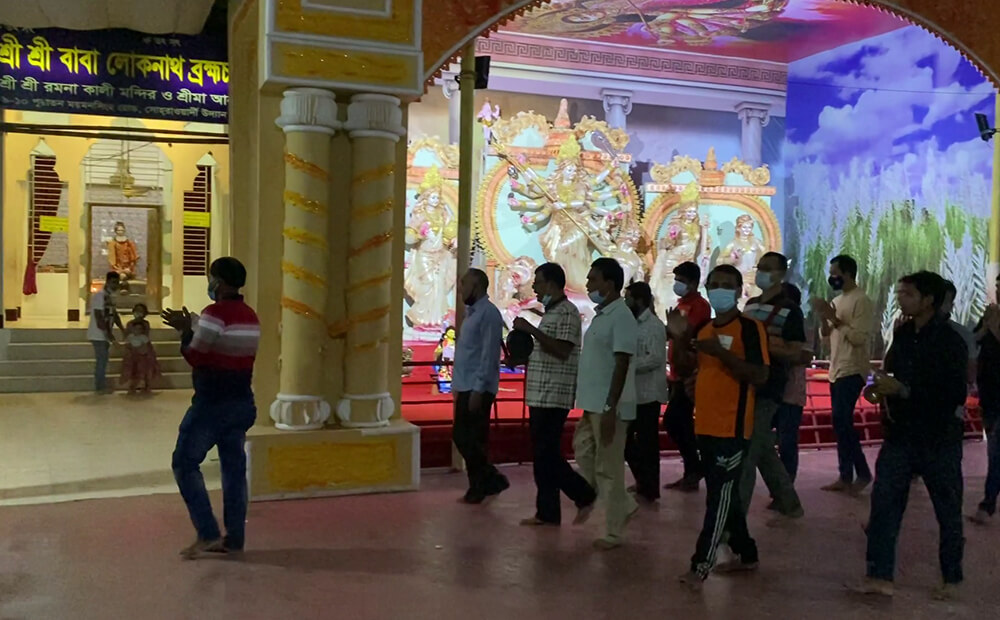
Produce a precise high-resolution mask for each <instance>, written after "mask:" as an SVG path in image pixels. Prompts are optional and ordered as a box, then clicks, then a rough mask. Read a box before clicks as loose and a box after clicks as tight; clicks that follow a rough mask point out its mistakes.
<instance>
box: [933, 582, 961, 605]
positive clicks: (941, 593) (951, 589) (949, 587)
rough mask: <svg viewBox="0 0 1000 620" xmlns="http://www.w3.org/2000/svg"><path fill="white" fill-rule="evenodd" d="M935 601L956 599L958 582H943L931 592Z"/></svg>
mask: <svg viewBox="0 0 1000 620" xmlns="http://www.w3.org/2000/svg"><path fill="white" fill-rule="evenodd" d="M931 598H933V599H934V600H935V601H954V600H955V599H957V598H958V584H957V583H942V584H941V585H939V586H938V587H936V588H934V590H933V591H932V592H931Z"/></svg>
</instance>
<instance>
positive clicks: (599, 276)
mask: <svg viewBox="0 0 1000 620" xmlns="http://www.w3.org/2000/svg"><path fill="white" fill-rule="evenodd" d="M624 284H625V273H624V271H623V270H622V267H621V265H619V264H618V261H616V260H614V259H613V258H599V259H597V260H596V261H594V264H593V265H592V266H591V268H590V273H589V274H588V275H587V293H588V294H589V295H590V300H591V301H592V302H594V303H595V304H597V314H596V315H595V316H594V319H593V320H592V321H591V322H590V328H589V329H588V330H587V333H586V334H585V335H584V337H583V350H582V351H581V353H580V366H579V370H578V371H577V382H576V385H577V387H576V406H577V407H578V408H580V409H583V417H582V418H581V419H580V421H579V422H577V425H576V432H575V433H574V435H573V453H574V456H575V457H576V462H577V464H578V465H579V466H580V473H581V474H582V475H583V477H584V478H585V479H586V480H587V482H588V483H590V486H592V487H594V488H595V489H597V496H598V497H599V498H600V499H601V500H602V501H604V502H605V512H606V516H607V525H606V530H605V535H604V536H603V537H602V538H599V539H597V540H596V541H594V546H595V547H597V548H598V549H602V550H607V549H614V548H615V547H618V546H620V545H621V544H622V537H623V535H624V531H625V525H626V523H627V522H628V520H629V518H630V517H631V516H632V515H633V514H634V513H635V511H636V510H637V509H638V505H637V504H636V503H635V500H634V499H632V496H631V495H629V494H628V492H627V491H626V489H625V436H626V434H627V431H628V423H629V422H630V421H631V420H634V419H635V413H636V395H635V369H634V367H633V364H632V358H633V357H634V356H635V352H636V345H637V344H638V340H639V328H638V324H637V323H636V320H635V316H634V315H633V314H632V311H631V310H629V308H628V306H626V305H625V301H624V300H623V299H622V296H621V291H622V287H623V286H624Z"/></svg>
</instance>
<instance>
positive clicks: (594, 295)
mask: <svg viewBox="0 0 1000 620" xmlns="http://www.w3.org/2000/svg"><path fill="white" fill-rule="evenodd" d="M587 296H588V297H590V301H592V302H594V303H595V304H597V305H598V306H599V305H601V304H603V303H604V300H605V299H606V298H605V297H604V295H601V294H600V293H599V292H597V291H592V292H591V293H590V294H588V295H587Z"/></svg>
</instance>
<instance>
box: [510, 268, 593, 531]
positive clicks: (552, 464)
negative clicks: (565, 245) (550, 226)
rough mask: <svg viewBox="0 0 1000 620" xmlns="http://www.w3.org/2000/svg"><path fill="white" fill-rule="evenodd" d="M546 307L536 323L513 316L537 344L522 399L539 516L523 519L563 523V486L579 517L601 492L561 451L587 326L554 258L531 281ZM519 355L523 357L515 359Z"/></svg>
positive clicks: (518, 327)
mask: <svg viewBox="0 0 1000 620" xmlns="http://www.w3.org/2000/svg"><path fill="white" fill-rule="evenodd" d="M532 287H533V288H534V291H535V295H537V296H538V301H539V302H540V303H541V304H542V305H543V306H544V307H545V314H544V315H543V316H542V320H541V322H540V323H539V324H538V327H535V326H534V325H532V324H531V323H529V322H528V321H527V320H526V319H524V318H522V317H517V318H516V319H514V329H515V330H517V331H520V332H524V333H526V334H530V335H531V336H532V337H533V338H534V339H535V347H534V349H532V351H531V357H530V358H529V360H528V372H527V376H526V377H525V386H524V400H525V403H526V404H527V405H528V415H529V416H530V417H529V423H530V426H531V444H532V446H533V447H534V451H535V460H534V462H533V463H532V468H533V472H534V475H535V486H536V487H537V489H538V494H537V496H536V499H535V516H533V517H528V518H526V519H524V520H522V521H521V525H526V526H535V525H559V524H560V523H561V521H562V510H561V508H560V505H559V500H560V498H559V493H560V491H562V492H563V493H565V494H566V496H567V497H569V498H570V499H571V500H573V503H574V504H576V507H577V511H578V512H577V517H576V521H582V520H583V519H585V518H586V515H587V514H588V512H589V511H590V508H591V507H592V506H593V505H594V502H595V501H596V500H597V492H596V491H595V490H594V489H593V487H591V486H590V484H588V483H587V481H586V480H585V479H584V478H583V476H581V475H580V474H579V473H577V472H576V471H574V470H573V467H572V466H571V465H570V464H569V463H568V462H567V461H566V458H565V457H564V456H563V454H562V438H563V429H564V427H565V426H566V418H567V417H568V416H569V411H570V409H572V408H573V404H574V401H575V400H576V375H577V371H578V369H579V365H580V344H581V342H583V330H582V327H581V321H580V310H579V309H578V308H577V307H576V306H575V305H573V302H571V301H570V300H569V299H567V298H566V292H565V288H566V273H565V272H564V271H563V268H562V267H560V266H559V265H557V264H555V263H545V264H544V265H542V266H540V267H539V268H538V269H536V270H535V282H534V284H533V285H532ZM515 361H519V360H515Z"/></svg>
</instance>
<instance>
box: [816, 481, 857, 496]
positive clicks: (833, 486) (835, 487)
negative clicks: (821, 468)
mask: <svg viewBox="0 0 1000 620" xmlns="http://www.w3.org/2000/svg"><path fill="white" fill-rule="evenodd" d="M820 490H822V491H828V492H830V493H846V492H848V491H850V490H851V483H850V482H844V481H843V480H841V479H840V478H837V480H836V482H832V483H830V484H828V485H826V486H825V487H821V488H820Z"/></svg>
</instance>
